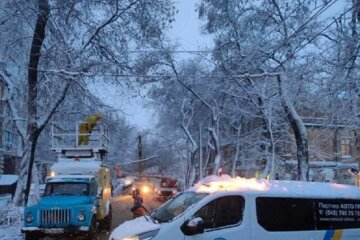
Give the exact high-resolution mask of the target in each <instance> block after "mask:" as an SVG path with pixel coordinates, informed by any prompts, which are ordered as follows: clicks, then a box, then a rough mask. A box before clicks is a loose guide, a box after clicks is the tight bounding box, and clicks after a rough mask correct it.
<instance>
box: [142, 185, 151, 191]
mask: <svg viewBox="0 0 360 240" xmlns="http://www.w3.org/2000/svg"><path fill="white" fill-rule="evenodd" d="M142 190H143V192H144V193H148V192H149V191H150V188H149V187H148V186H144V187H143V189H142Z"/></svg>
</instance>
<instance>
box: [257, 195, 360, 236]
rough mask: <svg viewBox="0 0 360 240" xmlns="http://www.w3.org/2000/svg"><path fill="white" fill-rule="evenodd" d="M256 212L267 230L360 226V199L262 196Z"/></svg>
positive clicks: (259, 221)
mask: <svg viewBox="0 0 360 240" xmlns="http://www.w3.org/2000/svg"><path fill="white" fill-rule="evenodd" d="M256 215H257V220H258V223H259V225H260V226H262V227H263V228H264V229H266V230H267V231H310V230H327V229H351V228H360V200H352V199H310V198H308V199H305V198H285V197H258V198H256Z"/></svg>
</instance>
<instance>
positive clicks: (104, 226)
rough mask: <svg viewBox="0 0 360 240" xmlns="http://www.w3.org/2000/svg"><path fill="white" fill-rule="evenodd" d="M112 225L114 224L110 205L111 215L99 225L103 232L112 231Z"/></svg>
mask: <svg viewBox="0 0 360 240" xmlns="http://www.w3.org/2000/svg"><path fill="white" fill-rule="evenodd" d="M111 224H112V210H111V205H110V206H109V213H108V215H107V216H106V217H105V218H104V220H102V221H101V222H100V223H99V228H100V229H102V230H106V231H111Z"/></svg>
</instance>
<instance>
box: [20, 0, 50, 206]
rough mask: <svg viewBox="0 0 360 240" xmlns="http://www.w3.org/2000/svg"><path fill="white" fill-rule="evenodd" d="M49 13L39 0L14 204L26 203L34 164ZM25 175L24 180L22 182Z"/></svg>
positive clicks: (46, 5)
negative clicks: (39, 69)
mask: <svg viewBox="0 0 360 240" xmlns="http://www.w3.org/2000/svg"><path fill="white" fill-rule="evenodd" d="M49 13H50V7H49V2H48V0H39V13H38V15H37V21H36V26H35V30H34V36H33V41H32V45H31V51H30V58H29V69H28V100H27V103H28V120H27V129H26V131H27V133H26V136H27V138H26V143H25V144H26V147H25V152H24V154H23V157H22V159H21V169H20V176H19V178H20V179H19V182H18V185H17V189H16V196H15V204H16V205H25V206H26V205H27V202H28V197H29V192H30V185H31V175H32V174H31V173H32V168H33V165H34V153H35V146H36V142H37V140H38V137H39V134H40V131H39V128H38V125H37V84H38V65H39V60H40V56H41V47H42V45H43V42H44V39H45V28H46V24H47V20H48V16H49ZM25 177H26V181H25V182H24V179H25ZM24 184H25V186H24Z"/></svg>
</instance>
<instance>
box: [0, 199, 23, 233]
mask: <svg viewBox="0 0 360 240" xmlns="http://www.w3.org/2000/svg"><path fill="white" fill-rule="evenodd" d="M21 212H22V208H19V207H15V206H14V205H13V204H12V199H11V195H10V194H4V195H1V196H0V239H1V240H2V239H3V240H5V239H6V240H20V239H23V238H22V234H21V230H20V229H21Z"/></svg>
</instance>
